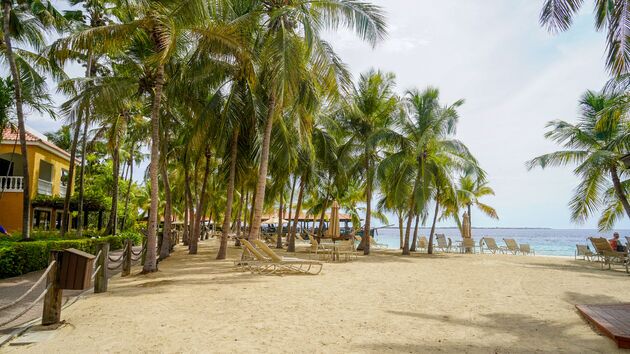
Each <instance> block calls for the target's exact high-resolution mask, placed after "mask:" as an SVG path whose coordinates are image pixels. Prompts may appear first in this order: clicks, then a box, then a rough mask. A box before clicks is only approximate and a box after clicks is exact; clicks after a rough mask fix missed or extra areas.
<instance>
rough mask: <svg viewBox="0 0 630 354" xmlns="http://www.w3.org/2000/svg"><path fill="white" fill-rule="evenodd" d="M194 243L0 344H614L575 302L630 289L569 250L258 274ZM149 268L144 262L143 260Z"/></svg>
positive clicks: (385, 260)
mask: <svg viewBox="0 0 630 354" xmlns="http://www.w3.org/2000/svg"><path fill="white" fill-rule="evenodd" d="M216 247H217V243H216V241H214V240H210V241H206V242H203V243H201V245H200V253H199V254H198V255H196V256H189V255H188V254H187V252H185V250H184V247H182V246H180V247H179V248H178V250H177V251H176V252H175V253H174V254H173V255H172V256H171V258H169V259H168V260H167V261H165V262H163V263H161V264H160V271H159V272H158V273H155V274H151V275H149V276H139V275H136V276H132V277H129V278H119V277H116V278H115V279H114V280H113V281H112V282H111V283H110V291H109V292H108V293H105V294H90V295H88V296H86V297H85V298H83V299H81V300H79V301H78V302H76V303H75V304H74V305H72V306H71V307H69V308H68V309H66V310H64V312H63V313H62V318H63V319H65V320H66V322H67V324H66V325H64V326H63V327H61V328H60V329H58V330H57V332H56V333H55V335H54V336H52V337H51V338H49V339H48V340H46V341H44V342H40V343H36V344H31V345H28V346H5V347H3V348H2V349H0V351H2V352H7V353H13V352H30V353H42V352H48V353H51V352H53V353H62V352H63V353H69V352H167V353H171V352H267V353H277V352H293V353H295V352H309V353H313V352H316V353H319V352H322V353H327V352H373V353H382V352H405V353H410V352H471V353H477V352H478V353H494V352H498V353H531V352H548V353H552V352H553V353H558V352H573V353H575V352H600V353H612V352H617V348H616V346H615V345H614V343H613V342H612V341H611V340H609V339H608V338H606V337H603V336H601V335H599V334H597V333H596V332H595V331H593V329H591V327H590V326H589V325H588V324H587V323H586V322H585V321H584V320H583V319H582V318H581V317H580V316H579V314H578V313H577V312H576V310H575V308H574V305H575V304H579V303H611V302H620V301H625V302H628V301H630V292H629V291H628V290H629V289H630V288H629V287H628V275H627V274H626V273H625V272H618V271H602V270H601V269H599V268H598V266H596V265H594V264H586V263H585V262H583V261H574V260H572V259H563V258H558V257H554V258H548V257H524V256H507V255H457V254H448V255H435V256H428V255H417V254H416V255H413V256H412V257H406V258H403V257H401V256H399V255H398V254H397V253H387V252H379V253H377V254H376V255H372V256H370V257H359V260H357V261H354V262H350V263H337V264H332V263H327V264H325V266H324V270H323V272H322V273H321V274H320V275H317V276H288V275H287V276H260V275H252V274H250V273H242V272H238V271H236V270H235V269H234V268H233V266H232V260H233V259H235V258H236V257H237V256H238V255H239V254H240V250H238V249H235V248H233V247H232V248H230V258H231V259H230V260H228V261H215V260H214V259H213V258H214V255H215V251H216ZM137 270H139V269H137Z"/></svg>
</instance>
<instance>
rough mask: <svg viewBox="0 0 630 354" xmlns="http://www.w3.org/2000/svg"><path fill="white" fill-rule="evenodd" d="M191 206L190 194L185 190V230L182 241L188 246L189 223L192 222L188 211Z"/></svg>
mask: <svg viewBox="0 0 630 354" xmlns="http://www.w3.org/2000/svg"><path fill="white" fill-rule="evenodd" d="M189 208H190V203H189V202H188V195H187V194H186V192H184V232H183V234H182V243H183V244H184V246H188V225H190V222H189V220H188V218H189V217H190V215H189V213H188V211H189Z"/></svg>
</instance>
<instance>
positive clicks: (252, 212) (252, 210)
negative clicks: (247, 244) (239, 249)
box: [247, 187, 260, 240]
mask: <svg viewBox="0 0 630 354" xmlns="http://www.w3.org/2000/svg"><path fill="white" fill-rule="evenodd" d="M255 199H256V187H254V191H253V192H252V201H251V203H250V208H249V221H248V222H249V226H248V227H249V229H248V231H249V232H248V233H247V240H249V235H250V233H251V232H252V222H253V221H254V201H255ZM258 228H260V226H259V227H258Z"/></svg>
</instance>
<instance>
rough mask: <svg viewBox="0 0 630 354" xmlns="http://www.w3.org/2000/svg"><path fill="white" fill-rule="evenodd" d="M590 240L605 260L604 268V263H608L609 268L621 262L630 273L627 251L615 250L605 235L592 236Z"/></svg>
mask: <svg viewBox="0 0 630 354" xmlns="http://www.w3.org/2000/svg"><path fill="white" fill-rule="evenodd" d="M589 240H590V241H591V243H592V244H593V247H595V252H596V253H597V254H598V255H599V257H600V258H601V259H602V260H603V262H602V268H604V265H608V269H612V265H613V264H619V265H622V266H624V267H625V268H626V272H628V273H630V269H629V267H628V253H627V252H618V251H616V250H613V249H612V246H611V245H610V243H609V242H608V240H607V239H606V238H604V237H590V238H589Z"/></svg>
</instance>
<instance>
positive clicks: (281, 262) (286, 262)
mask: <svg viewBox="0 0 630 354" xmlns="http://www.w3.org/2000/svg"><path fill="white" fill-rule="evenodd" d="M254 244H255V245H256V246H258V248H260V250H261V251H262V252H263V253H264V254H266V255H267V256H269V258H270V259H271V262H270V263H269V264H268V265H269V266H271V268H273V269H272V271H271V273H275V272H276V271H287V272H291V273H299V274H311V275H315V274H319V273H320V272H321V271H322V268H323V263H322V262H319V261H314V260H309V259H301V258H289V257H281V256H279V255H278V254H277V253H276V252H274V251H273V250H272V249H271V248H269V246H267V244H265V243H264V242H262V241H261V240H254ZM311 268H314V269H315V270H313V271H311Z"/></svg>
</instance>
